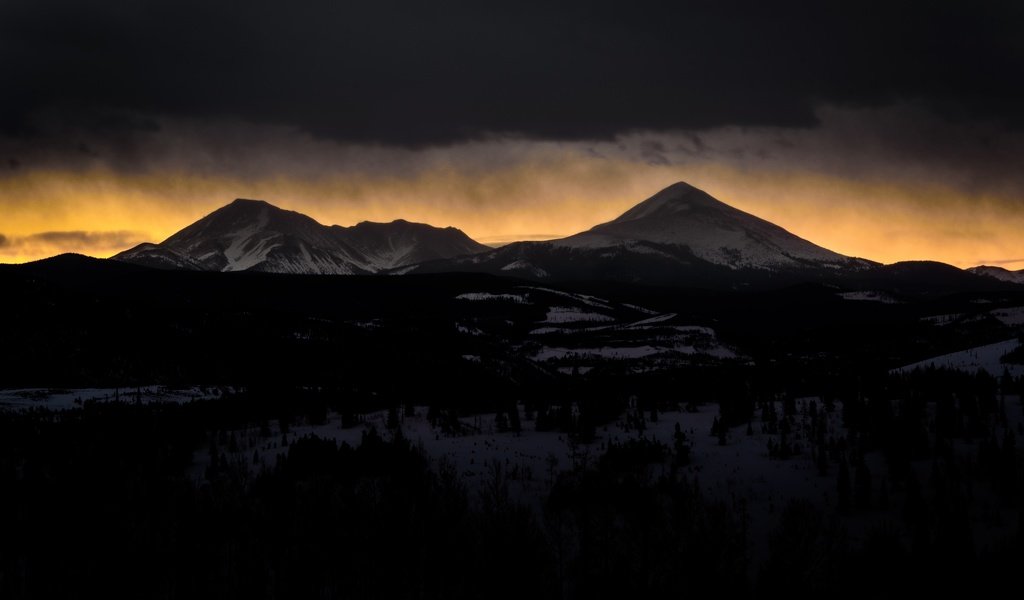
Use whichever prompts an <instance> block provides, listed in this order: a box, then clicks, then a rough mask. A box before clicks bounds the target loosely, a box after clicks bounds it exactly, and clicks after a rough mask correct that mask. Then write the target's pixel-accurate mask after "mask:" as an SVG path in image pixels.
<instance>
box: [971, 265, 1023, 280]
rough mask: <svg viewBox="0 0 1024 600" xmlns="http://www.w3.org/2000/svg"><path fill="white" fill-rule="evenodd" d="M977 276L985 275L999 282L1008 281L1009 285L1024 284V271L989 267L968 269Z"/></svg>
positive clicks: (982, 266) (981, 266)
mask: <svg viewBox="0 0 1024 600" xmlns="http://www.w3.org/2000/svg"><path fill="white" fill-rule="evenodd" d="M967 270H968V271H970V272H971V273H974V274H975V275H984V276H986V277H994V278H996V279H998V280H999V281H1006V282H1008V283H1020V284H1024V269H1021V270H1020V271H1010V270H1009V269H1004V268H1002V267H992V266H989V265H980V266H977V267H971V268H969V269H967Z"/></svg>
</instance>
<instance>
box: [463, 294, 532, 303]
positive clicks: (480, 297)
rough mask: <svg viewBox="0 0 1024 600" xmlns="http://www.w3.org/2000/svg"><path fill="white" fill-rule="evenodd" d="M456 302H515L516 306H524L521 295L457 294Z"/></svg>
mask: <svg viewBox="0 0 1024 600" xmlns="http://www.w3.org/2000/svg"><path fill="white" fill-rule="evenodd" d="M455 299H456V300H470V301H477V302H480V301H492V302H493V301H498V302H515V303H516V304H526V303H527V300H526V296H523V295H521V294H491V293H489V292H469V293H466V294H459V295H458V296H456V297H455Z"/></svg>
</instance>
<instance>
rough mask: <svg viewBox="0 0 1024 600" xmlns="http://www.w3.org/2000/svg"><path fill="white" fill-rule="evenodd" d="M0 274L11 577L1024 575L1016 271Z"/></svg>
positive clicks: (928, 578)
mask: <svg viewBox="0 0 1024 600" xmlns="http://www.w3.org/2000/svg"><path fill="white" fill-rule="evenodd" d="M0 280H2V282H3V288H2V289H3V290H4V291H3V294H0V315H3V316H2V317H0V318H2V319H3V323H2V327H0V347H2V348H3V355H2V357H0V358H2V360H0V490H2V491H3V493H0V515H3V519H2V521H0V597H2V598H77V597H93V596H97V595H102V596H106V597H126V598H127V597H131V598H195V597H222V598H223V597H226V598H396V597H397V598H479V597H510V598H512V597H515V598H520V597H523V596H525V595H532V596H536V597H544V598H621V597H642V598H647V597H677V596H684V595H701V596H712V597H713V596H719V595H721V596H724V597H760V598H776V597H821V596H823V595H824V596H829V597H839V598H846V597H849V598H861V597H903V596H906V595H908V594H939V593H943V594H946V593H953V594H964V595H966V594H981V593H986V592H989V591H994V590H1003V589H1010V590H1013V589H1016V588H1017V587H1019V582H1018V581H1017V574H1016V569H1015V566H1016V565H1018V564H1019V563H1020V560H1021V559H1022V558H1024V552H1022V545H1021V544H1022V541H1024V528H1022V523H1024V522H1022V519H1021V511H1022V507H1024V454H1022V446H1024V444H1022V442H1021V439H1022V438H1024V407H1022V404H1021V394H1022V387H1024V386H1022V381H1024V380H1022V374H1024V371H1022V369H1024V366H1022V364H1021V359H1020V357H1021V354H1022V352H1024V351H1022V350H1021V345H1020V343H1019V341H1018V339H1019V336H1020V334H1021V332H1020V327H1021V324H1022V323H1024V319H1022V317H1024V297H1022V296H1020V295H1019V294H1018V293H1016V292H1012V291H1010V292H1007V291H984V292H979V291H968V292H953V293H951V292H949V291H948V290H935V289H925V290H907V289H903V290H896V289H875V290H869V291H864V290H845V289H842V288H835V287H830V286H824V285H820V284H818V285H800V286H795V287H790V288H785V289H781V290H774V291H756V292H722V291H707V290H681V289H662V288H653V287H636V286H622V285H613V284H586V283H580V284H577V285H574V286H572V287H557V288H553V287H540V286H538V285H537V284H536V283H531V282H526V281H521V280H515V279H504V278H498V277H491V276H486V275H469V274H461V275H460V274H449V275H437V276H414V277H387V276H378V277H296V276H280V275H270V274H257V273H248V274H247V273H238V274H231V273H228V274H220V273H194V272H193V273H188V272H161V271H151V270H148V269H143V268H137V267H132V266H129V265H121V264H116V263H109V262H104V261H91V260H86V259H78V258H74V257H66V258H64V259H62V260H58V261H50V262H44V263H38V264H35V265H28V266H24V267H5V268H2V269H0ZM993 347H995V348H1000V349H1001V350H1000V354H999V355H993V356H989V355H988V354H987V353H988V350H986V349H989V348H993ZM947 353H953V354H947ZM919 361H924V362H923V363H922V364H923V365H924V366H923V368H919V369H903V370H901V369H898V367H902V366H904V365H910V364H912V363H917V362H919ZM977 365H980V367H977ZM976 367H977V368H976ZM993 371H995V372H993ZM171 392H174V393H171ZM58 399H59V401H58Z"/></svg>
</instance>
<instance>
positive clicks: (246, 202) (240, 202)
mask: <svg viewBox="0 0 1024 600" xmlns="http://www.w3.org/2000/svg"><path fill="white" fill-rule="evenodd" d="M228 206H274V205H273V204H271V203H269V202H267V201H266V200H252V199H249V198H235V199H234V200H233V201H232V202H231V204H228ZM274 208H277V207H276V206H274Z"/></svg>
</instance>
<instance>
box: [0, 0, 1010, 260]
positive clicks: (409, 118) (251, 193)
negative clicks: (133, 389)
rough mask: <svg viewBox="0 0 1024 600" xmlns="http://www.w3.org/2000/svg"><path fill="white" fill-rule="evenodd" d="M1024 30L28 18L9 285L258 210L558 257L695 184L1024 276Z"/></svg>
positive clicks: (256, 12) (4, 220)
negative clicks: (428, 232) (43, 265)
mask: <svg viewBox="0 0 1024 600" xmlns="http://www.w3.org/2000/svg"><path fill="white" fill-rule="evenodd" d="M433 4H443V6H434V5H433ZM1020 31H1024V4H1021V3H1019V2H985V1H980V2H970V3H968V2H899V1H887V2H871V1H858V2H848V3H842V2H830V3H822V2H790V1H786V0H782V1H778V2H758V1H753V0H744V1H739V2H729V1H721V0H719V1H714V2H685V1H679V0H677V1H675V2H644V1H633V2H628V3H626V2H615V3H613V2H600V1H595V0H591V1H588V2H558V3H552V2H530V1H519V2H514V3H502V2H462V1H461V0H455V1H452V2H444V3H423V2H388V1H379V2H373V3H347V2H338V1H336V0H335V1H322V0H320V1H311V2H301V1H293V2H288V3H283V2H266V1H262V0H252V1H249V2H245V3H237V2H214V1H211V0H206V1H203V2H198V1H191V0H175V1H163V0H161V1H145V0H139V1H136V2H130V3H128V2H112V1H109V0H95V1H92V2H88V3H83V2H78V1H71V0H56V1H48V0H0V56H3V57H5V58H4V74H3V85H2V86H0V87H2V93H0V262H22V261H26V260H34V259H38V258H42V257H45V256H50V255H53V254H57V253H60V252H68V251H74V252H82V253H86V254H91V255H94V256H110V255H112V254H114V253H116V252H118V251H120V250H124V249H126V248H128V247H130V246H133V245H135V244H137V243H139V242H143V241H160V240H162V239H164V238H166V237H167V236H169V235H170V234H172V233H174V232H175V231H177V230H178V229H181V228H182V227H184V226H186V225H188V224H189V223H191V222H193V221H195V220H196V219H198V218H200V217H202V216H203V215H205V214H207V213H209V212H211V211H212V210H215V209H216V208H218V207H220V206H222V205H224V204H227V203H229V202H230V201H231V200H233V199H234V198H239V197H244V198H259V199H264V200H267V201H269V202H271V203H273V204H276V205H278V206H281V207H284V208H289V209H293V210H299V211H301V212H304V213H306V214H309V215H310V216H312V217H314V218H316V219H317V220H319V221H321V222H323V223H328V224H335V223H336V224H341V225H351V224H354V223H357V222H359V221H363V220H372V221H390V220H392V219H396V218H404V219H407V220H413V221H422V222H428V223H431V224H434V225H439V226H448V225H453V226H456V227H459V228H461V229H463V230H464V231H465V232H466V233H468V234H469V235H470V236H472V237H474V238H475V239H478V240H480V241H482V242H485V243H492V244H495V243H504V242H508V241H512V240H517V239H545V238H552V237H558V236H563V235H568V234H571V233H575V232H577V231H580V230H583V229H587V228H589V227H591V226H593V225H595V224H597V223H600V222H603V221H607V220H610V219H612V218H614V217H616V216H617V215H618V214H620V213H622V212H624V211H625V210H626V209H628V208H629V207H631V206H632V205H634V204H636V203H638V202H640V201H642V200H643V199H645V198H647V197H649V196H651V195H653V194H654V193H656V192H657V191H658V190H659V189H661V188H663V187H665V186H667V185H669V184H671V183H674V182H676V181H687V182H689V183H691V184H693V185H695V186H697V187H700V188H702V189H704V190H705V191H707V192H708V193H710V194H711V195H712V196H714V197H716V198H718V199H720V200H722V201H724V202H726V203H728V204H731V205H733V206H736V207H737V208H740V209H742V210H746V211H748V212H751V213H753V214H756V215H758V216H760V217H762V218H766V219H768V220H770V221H773V222H775V223H777V224H779V225H781V226H783V227H785V228H787V229H789V230H790V231H792V232H793V233H796V234H797V235H800V236H801V237H804V238H806V239H809V240H811V241H813V242H815V243H817V244H819V245H822V246H825V247H827V248H830V249H832V250H835V251H838V252H842V253H844V254H848V255H853V256H861V257H865V258H870V259H873V260H878V261H882V262H895V261H898V260H911V259H932V260H941V261H944V262H948V263H951V264H955V265H958V266H961V267H967V266H972V265H976V264H982V263H985V264H998V265H1002V266H1005V267H1007V268H1018V269H1019V268H1024V236H1021V235H1020V234H1019V232H1021V231H1024V77H1022V75H1024V73H1022V72H1024V36H1021V35H1020V34H1019V32H1020Z"/></svg>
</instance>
